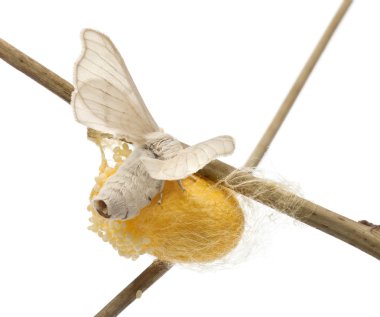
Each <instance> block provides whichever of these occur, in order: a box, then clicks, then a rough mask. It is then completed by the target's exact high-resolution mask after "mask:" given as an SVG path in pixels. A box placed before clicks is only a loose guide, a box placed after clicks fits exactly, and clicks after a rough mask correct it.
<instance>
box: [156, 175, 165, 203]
mask: <svg viewBox="0 0 380 317" xmlns="http://www.w3.org/2000/svg"><path fill="white" fill-rule="evenodd" d="M164 186H165V181H162V184H161V188H160V198H159V199H158V201H157V204H159V205H161V203H162V195H163V192H164Z"/></svg>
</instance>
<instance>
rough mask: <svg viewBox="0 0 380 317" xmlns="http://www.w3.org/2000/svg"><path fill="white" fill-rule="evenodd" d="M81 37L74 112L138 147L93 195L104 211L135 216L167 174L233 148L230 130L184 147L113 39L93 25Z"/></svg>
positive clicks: (177, 175)
mask: <svg viewBox="0 0 380 317" xmlns="http://www.w3.org/2000/svg"><path fill="white" fill-rule="evenodd" d="M81 38H82V43H83V51H82V54H81V56H80V57H79V59H78V61H77V63H76V64H75V67H74V87H75V90H74V92H73V94H72V99H71V105H72V107H73V110H74V116H75V118H76V120H77V121H78V122H79V123H81V124H83V125H85V126H86V127H88V128H92V129H95V130H98V131H102V132H106V133H110V134H112V135H113V136H114V137H116V138H124V139H126V140H128V141H130V142H132V143H133V145H134V147H135V150H134V151H133V153H132V154H131V155H130V156H129V157H128V158H127V159H126V160H125V161H124V162H123V164H122V165H121V166H120V168H119V169H118V171H117V172H116V173H115V174H114V175H112V176H111V177H109V179H108V180H107V181H106V183H105V184H104V185H103V187H102V189H101V190H100V192H99V194H98V195H97V196H96V197H94V198H93V200H92V204H93V206H94V208H95V209H96V211H97V212H98V213H99V214H100V215H101V216H103V217H106V218H111V219H128V218H132V217H134V216H136V215H137V214H138V213H139V211H140V210H141V209H142V208H143V207H145V206H146V205H148V204H149V203H150V201H151V200H152V198H153V197H154V196H156V195H157V194H159V193H161V192H162V189H163V184H164V181H165V180H181V179H183V178H186V177H187V176H190V175H192V174H193V173H195V172H197V171H198V170H199V169H201V168H202V167H204V166H205V165H206V164H208V163H209V162H211V161H212V160H214V159H215V158H216V157H217V156H220V155H227V154H230V153H232V152H233V151H234V148H235V145H234V141H233V139H232V138H231V137H230V136H219V137H215V138H213V139H210V140H207V141H204V142H201V143H199V144H196V145H194V146H191V147H188V148H183V146H182V144H181V143H180V142H179V141H178V140H176V139H175V138H173V137H172V136H171V135H169V134H167V133H164V132H163V130H162V129H160V128H159V127H158V125H157V123H156V122H155V121H154V119H153V117H152V115H151V114H150V113H149V111H148V109H147V107H146V106H145V104H144V101H143V99H142V98H141V95H140V93H139V92H138V90H137V88H136V86H135V83H134V82H133V80H132V77H131V75H130V73H129V71H128V69H127V67H126V65H125V63H124V61H123V58H122V57H121V55H120V53H119V52H118V50H117V49H116V47H115V45H114V44H113V43H112V41H111V40H110V39H109V38H108V37H107V36H105V35H104V34H102V33H99V32H97V31H94V30H91V29H86V30H84V31H83V32H82V36H81Z"/></svg>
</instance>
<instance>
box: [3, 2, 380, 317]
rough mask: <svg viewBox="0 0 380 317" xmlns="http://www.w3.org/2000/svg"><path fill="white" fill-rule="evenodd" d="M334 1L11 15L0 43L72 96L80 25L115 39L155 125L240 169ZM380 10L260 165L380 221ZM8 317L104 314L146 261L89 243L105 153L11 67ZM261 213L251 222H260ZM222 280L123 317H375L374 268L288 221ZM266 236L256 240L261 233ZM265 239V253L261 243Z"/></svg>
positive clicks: (94, 240)
mask: <svg viewBox="0 0 380 317" xmlns="http://www.w3.org/2000/svg"><path fill="white" fill-rule="evenodd" d="M339 5H340V1H335V0H334V1H332V0H323V1H322V0H318V1H311V0H308V1H305V0H286V1H284V0H267V1H241V0H237V1H232V0H231V1H195V0H192V1H153V0H152V1H144V0H140V1H77V2H72V3H70V2H67V1H64V2H54V1H46V2H43V1H37V0H35V1H3V2H2V4H1V19H0V30H1V37H2V38H3V39H5V40H7V41H8V42H10V43H11V44H12V45H14V46H16V47H17V48H19V49H20V50H22V51H24V52H25V53H27V54H29V55H30V56H31V57H33V58H35V59H36V60H38V61H39V62H41V63H42V64H44V65H45V66H47V67H48V68H50V69H52V70H53V71H55V72H56V73H57V74H59V75H61V76H62V77H63V78H65V79H67V80H69V81H71V78H72V68H73V64H74V61H75V60H76V58H77V57H78V55H79V53H80V50H81V47H80V41H79V32H80V30H81V29H83V28H85V27H91V28H95V29H98V30H100V31H102V32H104V33H106V34H107V35H109V36H110V37H111V38H112V40H113V41H114V42H115V44H116V46H117V47H118V48H119V50H120V52H121V53H122V55H123V56H124V57H125V60H126V63H127V65H128V67H129V69H130V71H131V73H132V76H133V77H134V79H135V82H136V84H137V86H138V87H139V90H140V92H141V94H142V96H143V98H144V99H145V102H146V104H147V105H148V107H149V108H150V110H151V112H152V114H153V116H154V117H155V118H156V121H157V122H158V123H159V124H160V125H161V126H162V127H164V128H165V130H166V131H168V132H169V133H172V134H174V135H175V136H176V137H178V138H179V139H180V140H182V141H184V142H186V143H190V144H191V143H196V142H199V141H201V140H204V139H207V138H209V137H213V136H215V135H219V134H230V135H232V136H234V137H235V139H236V142H237V149H236V153H235V154H234V155H233V156H231V157H229V158H226V159H225V161H226V162H228V163H230V164H232V165H234V166H241V165H243V164H244V162H245V160H246V159H247V157H248V155H249V154H250V152H251V150H252V149H253V147H254V146H255V144H256V143H257V141H258V140H259V138H260V136H261V134H262V133H263V131H264V130H265V128H266V126H267V125H268V123H269V122H270V120H271V118H272V117H273V115H274V113H275V112H276V110H277V109H278V107H279V105H280V104H281V102H282V100H283V98H284V97H285V95H286V93H287V91H288V89H289V87H290V86H291V84H292V83H293V81H294V80H295V78H296V76H297V74H298V72H299V71H300V69H301V67H302V66H303V64H304V62H305V61H306V59H307V58H308V56H309V54H310V52H311V50H312V49H313V47H314V46H315V44H316V43H317V41H318V39H319V38H320V36H321V34H322V32H323V30H324V29H325V27H326V26H327V24H328V22H329V21H330V19H331V18H332V16H333V15H334V13H335V11H336V9H337V8H338V6H339ZM379 43H380V4H379V1H377V0H372V1H371V0H361V1H356V2H354V3H353V5H352V6H351V9H350V11H349V12H348V14H347V16H346V18H345V19H344V21H343V23H342V24H341V27H340V28H339V30H338V32H337V33H336V34H335V36H334V37H333V39H332V42H331V43H330V45H329V46H328V48H327V50H326V52H325V54H324V55H323V57H322V59H321V60H320V63H319V64H318V65H317V68H316V70H315V71H314V73H313V74H312V76H311V78H310V80H309V81H308V83H307V85H306V87H305V89H304V90H303V92H302V94H301V95H300V97H299V99H298V100H297V103H296V104H295V106H294V109H293V110H292V112H291V113H290V115H289V117H288V119H287V121H286V123H285V125H284V126H283V128H282V129H281V131H280V133H279V135H278V137H277V138H276V140H275V141H274V142H273V144H272V147H271V149H270V151H269V152H268V154H267V156H266V158H265V160H264V161H263V162H262V165H261V166H260V167H261V169H263V170H264V171H267V172H268V173H270V174H272V175H277V176H278V177H280V178H283V179H285V180H287V181H289V182H292V183H295V184H296V185H297V186H299V187H300V188H301V192H302V194H303V195H304V197H306V198H308V199H310V200H312V201H314V202H316V203H318V204H320V205H322V206H324V207H327V208H330V209H331V210H334V211H336V212H338V213H341V214H343V215H345V216H347V217H350V218H352V219H354V220H361V219H367V220H369V221H371V222H374V223H380V206H379V185H378V184H379V183H378V182H379V178H380V167H379V161H380V151H379V150H378V148H379V135H380V125H379V116H380V114H379V111H378V108H379V104H380V80H379V79H380V44H379ZM0 90H1V99H0V102H1V106H0V129H1V130H0V135H1V155H0V164H1V165H0V166H1V183H0V187H1V188H0V193H1V194H0V195H1V208H0V209H1V214H2V217H1V222H0V223H1V228H0V250H1V260H0V315H1V316H92V315H94V314H95V313H96V312H97V311H98V310H100V309H101V308H102V307H103V305H105V304H106V303H107V302H108V300H110V299H111V298H112V297H113V296H114V295H116V294H117V293H118V292H119V291H120V290H121V289H122V288H124V287H125V286H126V285H127V284H128V283H129V282H130V281H131V280H132V279H133V278H134V277H136V276H137V274H139V273H140V272H141V271H142V270H143V269H144V268H145V267H146V266H147V265H148V264H149V263H151V260H152V259H151V258H150V257H141V258H140V259H139V260H138V261H135V262H133V261H130V260H127V259H124V258H121V257H119V256H118V254H117V252H115V251H114V250H113V249H112V247H111V246H109V245H108V244H106V243H104V242H102V241H101V239H99V238H98V237H97V236H96V235H95V234H93V233H92V232H90V231H88V230H86V227H87V225H88V224H89V222H88V217H89V213H88V212H87V211H86V206H87V203H88V194H89V191H90V189H91V187H92V186H93V177H94V176H95V175H96V174H97V168H98V165H99V154H98V151H97V149H96V148H95V146H94V145H93V144H92V143H90V142H89V141H87V140H86V129H85V128H84V127H83V126H81V125H79V124H77V123H76V122H75V121H74V118H73V115H72V112H71V109H70V107H69V106H68V105H67V104H66V103H65V102H64V101H62V100H60V99H59V98H58V97H56V96H55V95H53V94H52V93H50V92H48V91H47V90H46V89H45V88H43V87H41V86H39V85H38V84H36V83H35V82H33V81H32V80H30V79H29V78H27V77H26V76H25V75H23V74H21V73H19V72H17V71H16V70H15V69H13V68H12V67H10V66H8V65H7V64H5V63H4V62H2V61H0ZM252 212H254V211H252ZM265 230H266V231H268V232H267V234H266V236H265V239H261V242H259V243H260V245H259V246H257V248H256V249H260V251H259V252H255V254H254V255H253V256H252V257H251V258H250V259H248V260H246V261H244V262H243V263H242V264H240V265H237V266H235V267H233V268H230V269H226V270H219V269H215V270H211V271H210V270H207V271H206V272H198V271H194V270H191V269H188V268H183V267H175V268H174V269H172V270H171V271H170V272H169V273H167V274H166V276H165V277H164V278H162V279H161V280H160V281H159V282H157V283H156V284H155V285H154V286H153V287H152V288H150V289H149V290H148V291H147V292H146V293H144V294H143V297H142V298H141V299H140V300H138V301H136V302H135V303H133V304H132V305H131V306H130V307H129V308H128V309H127V311H125V312H124V313H123V314H121V315H122V316H150V315H153V314H155V315H156V316H278V315H280V314H281V315H282V316H294V317H295V316H358V315H362V316H363V315H364V316H365V315H376V314H378V311H379V309H378V303H379V302H378V301H379V296H378V289H379V288H378V285H379V283H380V275H379V274H378V272H379V271H378V270H379V263H378V261H377V260H376V259H374V258H372V257H371V256H369V255H367V254H365V253H362V252H361V251H359V250H357V249H355V248H353V247H351V246H349V245H347V244H345V243H343V242H341V241H339V240H336V239H335V238H333V237H330V236H328V235H326V234H324V233H322V232H319V231H317V230H315V229H313V228H309V227H307V226H305V225H300V224H296V223H295V222H293V221H291V220H287V218H286V217H283V216H278V219H277V220H276V221H274V222H273V223H272V224H269V225H268V228H265ZM258 234H259V233H258ZM259 240H260V239H259Z"/></svg>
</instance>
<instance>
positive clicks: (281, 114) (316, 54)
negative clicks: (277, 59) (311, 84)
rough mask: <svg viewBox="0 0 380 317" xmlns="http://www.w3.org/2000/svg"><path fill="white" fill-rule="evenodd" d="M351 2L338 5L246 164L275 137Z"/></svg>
mask: <svg viewBox="0 0 380 317" xmlns="http://www.w3.org/2000/svg"><path fill="white" fill-rule="evenodd" d="M351 3H352V0H344V1H343V3H342V4H341V6H340V7H339V10H338V11H337V12H336V14H335V16H334V18H333V19H332V20H331V22H330V24H329V26H328V27H327V29H326V31H325V33H324V34H323V36H322V37H321V39H320V40H319V42H318V44H317V46H316V47H315V49H314V51H313V53H312V54H311V56H310V58H309V60H308V61H307V63H306V64H305V66H304V67H303V69H302V71H301V73H300V74H299V75H298V78H297V80H296V81H295V83H294V84H293V86H292V88H291V89H290V91H289V93H288V95H287V96H286V98H285V100H284V102H283V103H282V105H281V107H280V108H279V110H278V112H277V113H276V115H275V117H274V118H273V120H272V122H271V124H270V125H269V126H268V128H267V130H266V131H265V133H264V134H263V136H262V137H261V139H260V141H259V143H258V144H257V146H256V148H255V149H254V150H253V152H252V154H251V155H250V157H249V159H248V160H247V163H246V164H245V165H246V166H253V167H254V166H257V164H258V163H259V162H260V161H261V159H262V158H263V156H264V155H265V153H266V151H267V150H268V148H269V145H270V144H271V142H272V140H273V138H274V137H275V135H276V134H277V132H278V130H279V129H280V127H281V125H282V123H283V122H284V120H285V118H286V116H287V114H288V113H289V111H290V109H291V108H292V106H293V104H294V102H295V101H296V99H297V97H298V95H299V93H300V92H301V90H302V88H303V86H304V85H305V83H306V81H307V79H308V78H309V75H310V74H311V72H312V71H313V69H314V67H315V65H316V64H317V62H318V60H319V58H320V57H321V55H322V53H323V51H324V49H325V48H326V46H327V43H328V42H329V40H330V39H331V37H332V35H333V34H334V32H335V30H336V28H337V26H338V25H339V23H340V21H341V20H342V19H343V17H344V15H345V13H346V12H347V10H348V8H349V7H350V4H351Z"/></svg>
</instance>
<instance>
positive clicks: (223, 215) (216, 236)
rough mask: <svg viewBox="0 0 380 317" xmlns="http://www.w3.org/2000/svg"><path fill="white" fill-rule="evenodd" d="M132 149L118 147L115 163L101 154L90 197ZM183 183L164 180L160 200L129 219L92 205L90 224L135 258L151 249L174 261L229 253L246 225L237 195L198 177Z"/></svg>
mask: <svg viewBox="0 0 380 317" xmlns="http://www.w3.org/2000/svg"><path fill="white" fill-rule="evenodd" d="M129 152H130V151H129V150H128V148H127V146H126V144H124V145H123V147H117V148H115V149H114V153H115V155H114V159H115V161H116V166H115V167H114V168H111V167H109V166H107V163H106V161H105V160H104V159H103V162H102V165H101V167H100V175H99V177H97V178H96V181H97V184H96V185H95V187H94V189H93V190H92V192H91V197H90V198H92V197H94V196H95V195H96V194H97V193H98V192H99V190H100V188H101V186H102V185H103V184H104V182H105V181H106V179H107V178H108V177H109V176H110V175H112V174H113V173H115V172H116V170H117V168H118V166H120V164H121V163H122V157H126V156H127V155H128V154H129ZM183 187H184V188H185V191H182V189H181V188H180V187H179V185H178V184H177V182H176V181H167V182H165V187H164V191H163V198H162V202H161V204H158V202H157V201H158V198H159V197H158V196H159V195H157V196H156V197H155V198H154V199H153V200H152V202H151V204H150V205H148V206H147V207H145V208H143V209H142V210H141V211H140V213H139V214H138V215H137V216H136V217H135V218H132V219H129V220H109V219H105V218H103V217H101V216H99V215H98V214H97V213H96V211H95V210H94V209H93V208H92V206H90V207H89V210H90V211H91V212H92V217H91V218H90V221H91V222H92V225H91V226H90V227H89V228H90V229H91V230H92V231H94V232H96V233H98V235H99V236H100V237H102V238H103V240H104V241H108V242H109V243H111V244H112V246H113V247H114V248H115V249H116V250H118V252H119V254H120V255H122V256H126V257H130V258H133V259H136V258H137V257H138V256H139V255H141V254H145V253H148V254H151V255H154V256H155V257H157V258H158V259H161V260H164V261H170V262H174V263H175V262H177V263H178V262H181V263H194V262H195V263H205V262H211V261H214V260H217V259H219V258H221V257H223V256H224V255H226V254H228V253H229V252H230V251H231V250H232V249H233V248H234V247H235V246H236V245H237V244H238V242H239V240H240V238H241V235H242V233H243V228H244V214H243V211H242V209H241V208H240V206H239V203H238V202H237V200H236V199H235V197H234V196H233V195H232V194H231V193H230V192H228V191H227V190H225V189H222V188H220V187H217V186H215V184H213V183H212V182H210V181H208V180H205V179H203V178H199V177H196V178H195V179H194V180H193V179H191V178H187V179H185V180H183Z"/></svg>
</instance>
